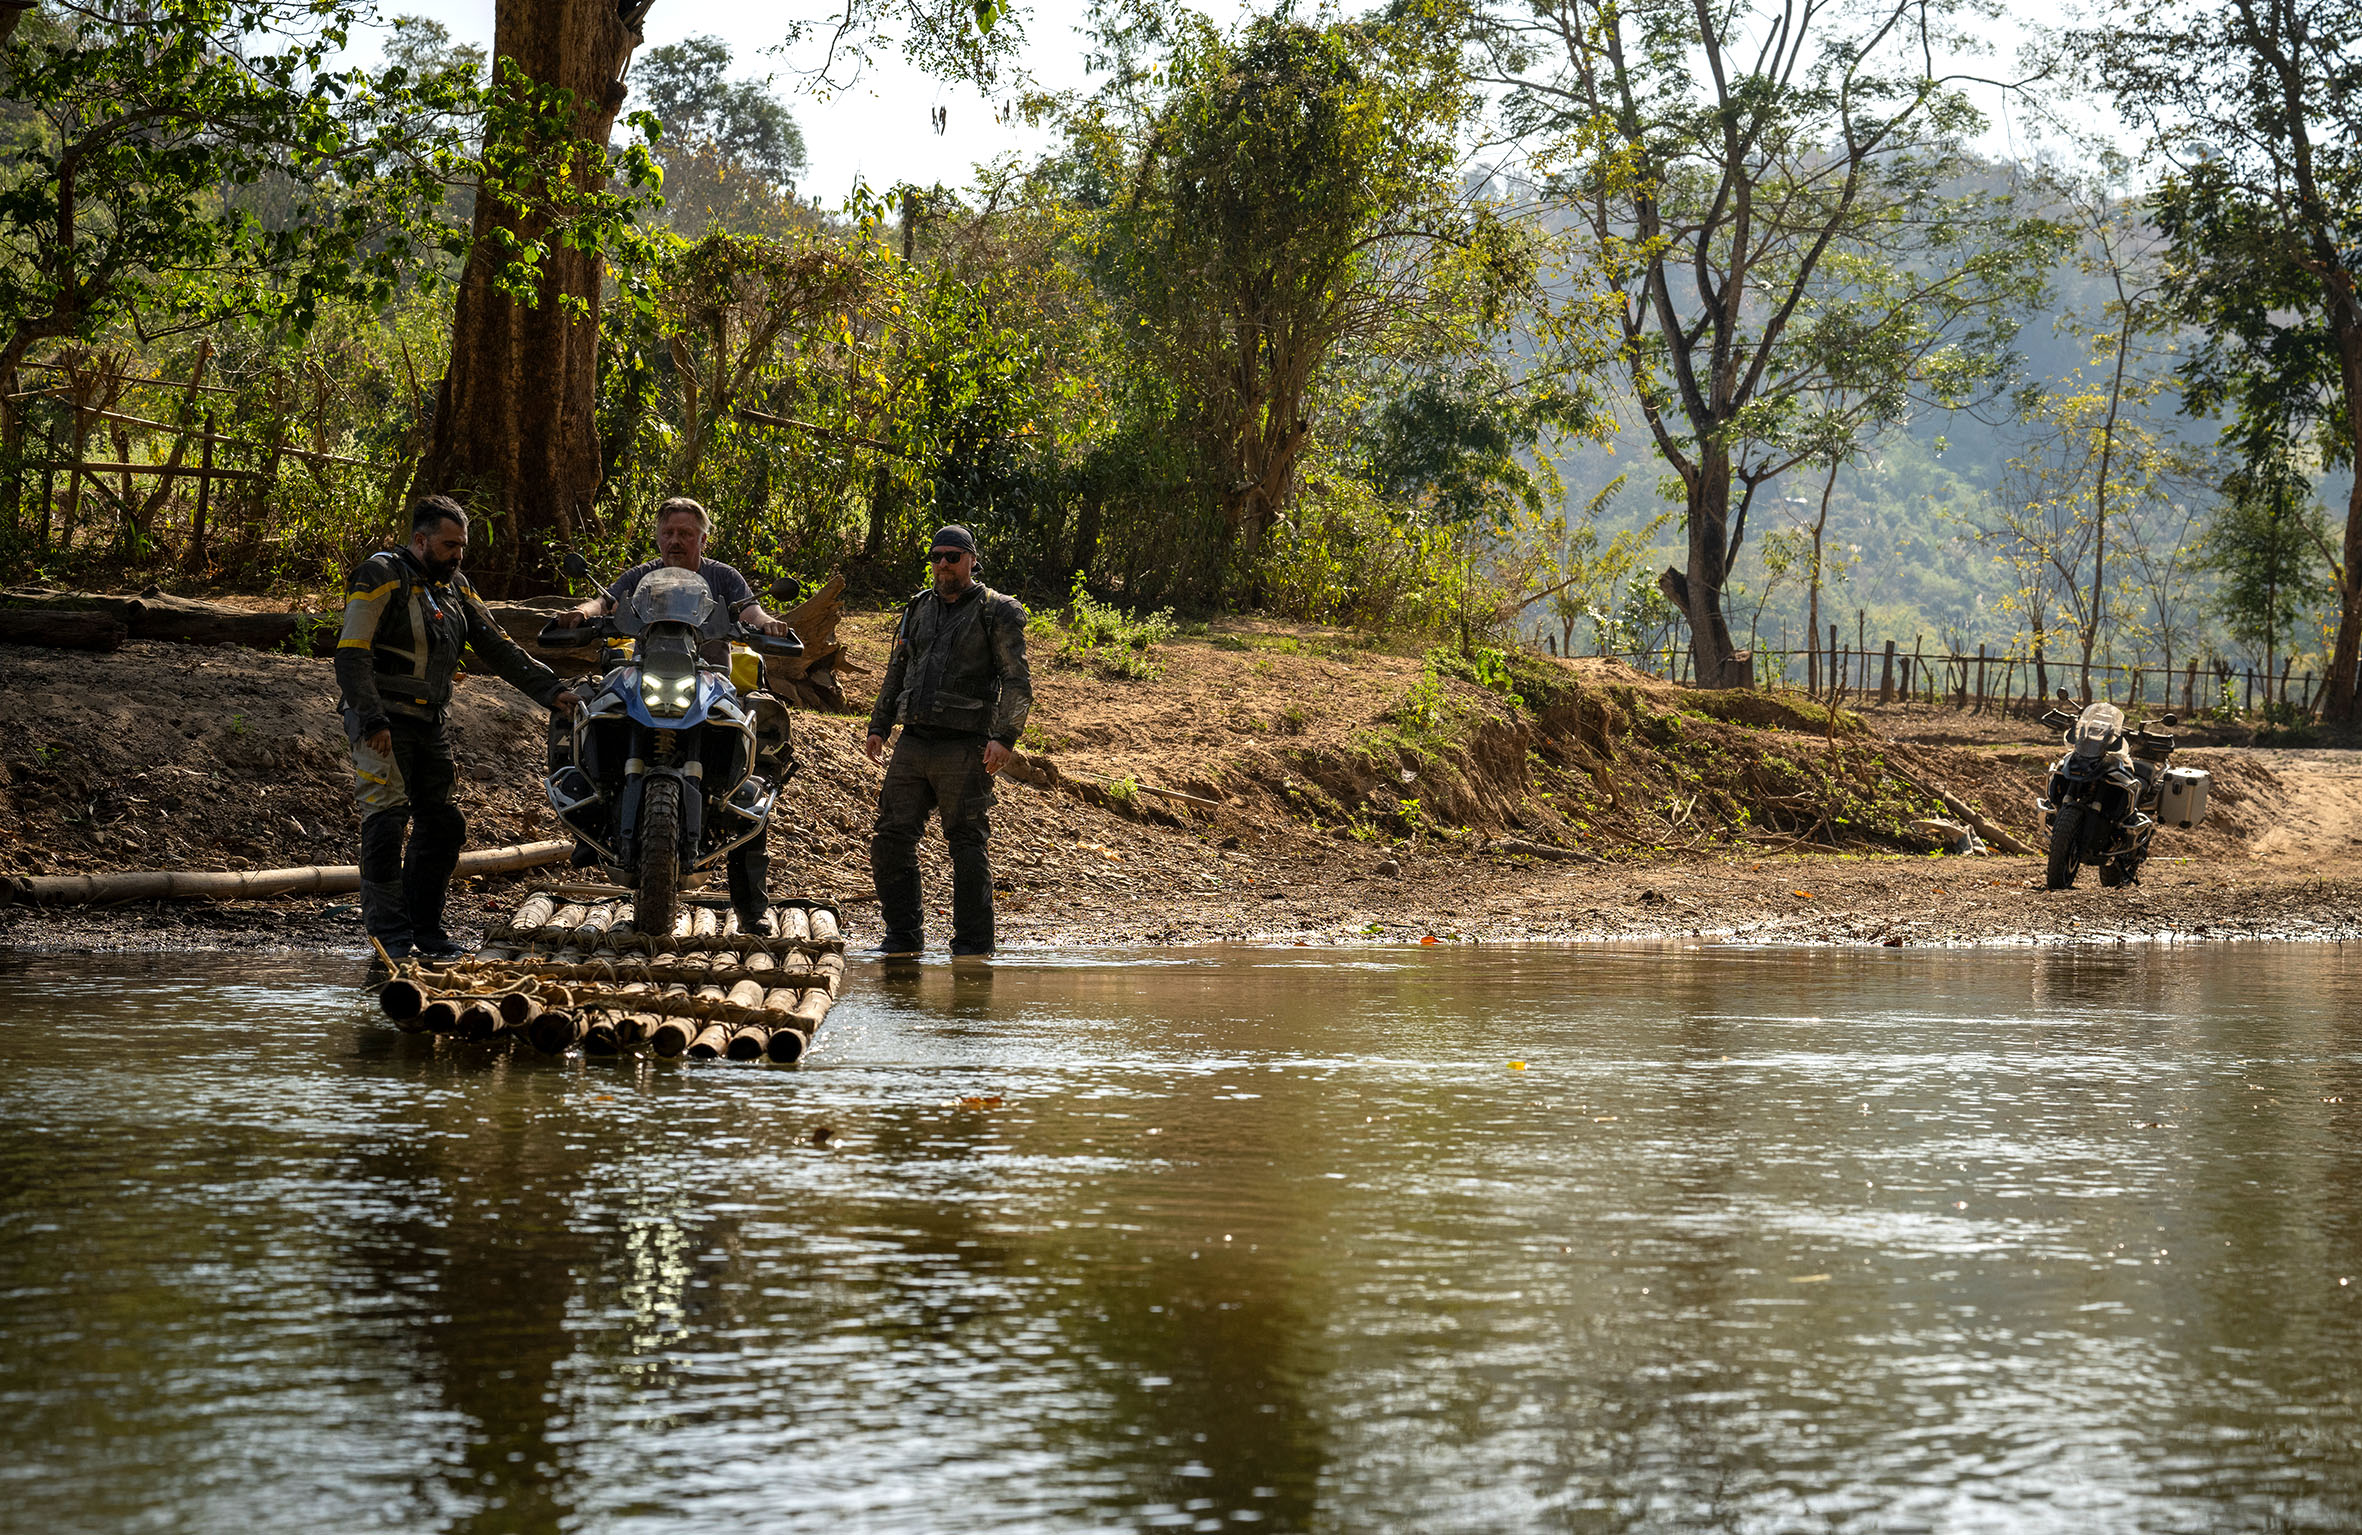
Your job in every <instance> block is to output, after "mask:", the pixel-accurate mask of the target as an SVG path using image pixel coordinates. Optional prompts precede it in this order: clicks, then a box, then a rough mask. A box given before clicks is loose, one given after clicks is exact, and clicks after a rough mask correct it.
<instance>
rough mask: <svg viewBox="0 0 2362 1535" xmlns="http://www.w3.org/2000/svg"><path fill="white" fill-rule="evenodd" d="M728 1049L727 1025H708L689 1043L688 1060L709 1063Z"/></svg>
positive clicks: (728, 1032)
mask: <svg viewBox="0 0 2362 1535" xmlns="http://www.w3.org/2000/svg"><path fill="white" fill-rule="evenodd" d="M729 1048H730V1027H729V1025H727V1024H721V1023H709V1024H707V1025H706V1026H705V1027H704V1028H703V1029H702V1030H700V1031H699V1032H698V1035H697V1037H696V1038H695V1039H693V1040H691V1041H689V1059H691V1060H693V1061H710V1060H712V1059H713V1058H714V1057H716V1056H718V1055H720V1054H721V1053H722V1052H723V1051H725V1050H727V1049H729Z"/></svg>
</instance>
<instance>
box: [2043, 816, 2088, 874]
mask: <svg viewBox="0 0 2362 1535" xmlns="http://www.w3.org/2000/svg"><path fill="white" fill-rule="evenodd" d="M2082 842H2083V807H2082V806H2080V805H2061V806H2059V808H2058V813H2057V815H2056V816H2055V817H2054V818H2053V819H2052V821H2051V823H2050V867H2049V870H2048V872H2047V874H2046V877H2045V882H2046V883H2047V885H2048V887H2049V888H2050V889H2052V890H2071V889H2073V888H2074V886H2075V871H2076V870H2078V869H2079V868H2081V867H2082V857H2081V851H2082Z"/></svg>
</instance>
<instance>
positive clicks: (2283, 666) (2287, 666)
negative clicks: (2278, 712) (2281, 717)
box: [2280, 656, 2296, 709]
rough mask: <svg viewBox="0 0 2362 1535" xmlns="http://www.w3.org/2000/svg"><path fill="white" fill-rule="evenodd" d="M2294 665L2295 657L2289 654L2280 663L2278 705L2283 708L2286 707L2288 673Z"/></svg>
mask: <svg viewBox="0 0 2362 1535" xmlns="http://www.w3.org/2000/svg"><path fill="white" fill-rule="evenodd" d="M2295 666H2296V657H2294V656H2290V657H2289V658H2288V659H2286V660H2284V661H2282V662H2281V663H2280V707H2281V708H2283V709H2285V708H2287V707H2288V674H2289V672H2290V671H2291V670H2293V669H2294V668H2295Z"/></svg>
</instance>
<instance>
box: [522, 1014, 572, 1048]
mask: <svg viewBox="0 0 2362 1535" xmlns="http://www.w3.org/2000/svg"><path fill="white" fill-rule="evenodd" d="M584 1028H585V1025H584V1023H583V1021H582V1018H581V1016H580V1015H579V1014H576V1013H572V1012H567V1011H565V1010H564V1009H560V1008H547V1009H544V1010H543V1011H542V1013H541V1014H540V1015H539V1016H538V1017H536V1018H535V1019H534V1020H533V1021H532V1022H531V1023H530V1024H528V1025H526V1028H525V1037H526V1039H528V1040H530V1041H531V1042H532V1044H533V1048H534V1049H536V1050H539V1051H540V1052H541V1053H542V1054H543V1055H564V1054H565V1053H566V1052H567V1051H569V1050H571V1049H573V1048H574V1046H575V1044H576V1043H577V1042H578V1041H580V1040H581V1038H582V1035H583V1030H584Z"/></svg>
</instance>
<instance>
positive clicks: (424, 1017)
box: [410, 997, 459, 1034]
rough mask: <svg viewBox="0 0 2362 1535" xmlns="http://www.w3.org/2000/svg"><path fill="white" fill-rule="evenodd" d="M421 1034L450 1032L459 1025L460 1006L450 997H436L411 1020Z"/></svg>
mask: <svg viewBox="0 0 2362 1535" xmlns="http://www.w3.org/2000/svg"><path fill="white" fill-rule="evenodd" d="M410 1021H411V1022H412V1023H414V1024H416V1025H417V1026H418V1027H417V1029H416V1030H415V1031H414V1032H417V1033H420V1034H448V1033H450V1032H451V1031H452V1030H453V1029H455V1028H457V1027H459V1007H458V1005H457V1004H456V1003H454V1002H453V1001H452V1000H451V999H450V998H449V997H436V998H435V999H433V1000H432V1001H430V1002H428V1003H427V1005H426V1006H424V1007H422V1008H420V1009H419V1010H418V1016H417V1017H415V1018H413V1019H411V1020H410Z"/></svg>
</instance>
